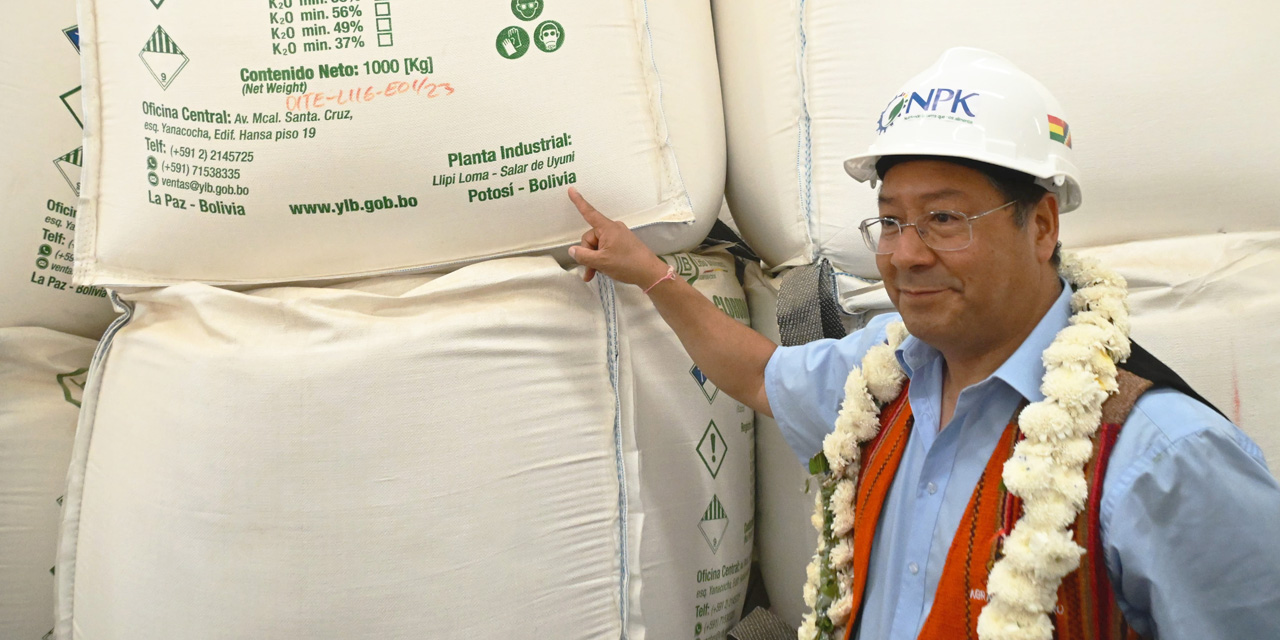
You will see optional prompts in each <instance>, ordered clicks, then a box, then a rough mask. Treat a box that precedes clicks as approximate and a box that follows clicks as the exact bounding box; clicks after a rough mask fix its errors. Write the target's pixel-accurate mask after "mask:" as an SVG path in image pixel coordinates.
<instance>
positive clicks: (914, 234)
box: [889, 226, 937, 269]
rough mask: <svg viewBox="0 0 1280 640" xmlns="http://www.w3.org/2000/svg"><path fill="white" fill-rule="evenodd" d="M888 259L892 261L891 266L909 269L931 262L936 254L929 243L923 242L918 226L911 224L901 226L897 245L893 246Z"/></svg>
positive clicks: (935, 257)
mask: <svg viewBox="0 0 1280 640" xmlns="http://www.w3.org/2000/svg"><path fill="white" fill-rule="evenodd" d="M889 259H890V261H892V262H893V266H895V267H897V268H899V269H910V268H911V267H917V266H922V265H929V264H932V263H933V262H934V260H936V259H937V255H936V254H934V252H933V249H930V248H929V245H927V244H925V243H924V237H923V236H921V234H920V228H919V227H916V226H911V227H906V228H903V229H902V231H901V232H900V233H899V234H898V246H897V247H895V248H894V251H893V255H891V256H890V257H889Z"/></svg>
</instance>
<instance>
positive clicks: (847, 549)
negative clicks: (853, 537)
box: [831, 538, 853, 586]
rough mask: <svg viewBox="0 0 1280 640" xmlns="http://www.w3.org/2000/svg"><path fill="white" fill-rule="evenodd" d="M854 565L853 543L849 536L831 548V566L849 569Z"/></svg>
mask: <svg viewBox="0 0 1280 640" xmlns="http://www.w3.org/2000/svg"><path fill="white" fill-rule="evenodd" d="M852 565H853V543H852V542H850V541H849V539H848V538H845V539H842V540H840V542H838V543H836V546H834V547H832V548H831V566H833V567H835V568H837V569H847V568H849V567H850V566H852ZM841 586H843V585H841Z"/></svg>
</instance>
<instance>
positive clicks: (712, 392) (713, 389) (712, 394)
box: [689, 364, 720, 403]
mask: <svg viewBox="0 0 1280 640" xmlns="http://www.w3.org/2000/svg"><path fill="white" fill-rule="evenodd" d="M689 375H691V376H693V381H694V382H697V383H698V388H699V389H702V396H703V397H704V398H706V399H707V402H708V403H714V402H715V401H716V396H718V395H720V387H717V386H716V383H714V382H712V381H711V380H709V379H708V378H707V374H705V373H703V372H702V369H699V368H698V365H696V364H695V365H693V368H692V369H690V370H689Z"/></svg>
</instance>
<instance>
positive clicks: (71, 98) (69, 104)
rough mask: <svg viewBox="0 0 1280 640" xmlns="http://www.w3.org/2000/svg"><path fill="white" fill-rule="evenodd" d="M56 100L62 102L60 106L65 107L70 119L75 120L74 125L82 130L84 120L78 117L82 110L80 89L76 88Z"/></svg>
mask: <svg viewBox="0 0 1280 640" xmlns="http://www.w3.org/2000/svg"><path fill="white" fill-rule="evenodd" d="M58 99H59V100H61V101H62V106H64V107H66V108H67V111H70V112H71V117H72V118H75V119H76V124H77V125H79V126H80V128H81V129H83V128H84V118H83V117H81V115H80V114H81V113H82V112H81V109H83V105H81V104H80V87H76V88H74V89H72V90H70V91H68V92H66V93H64V94H62V95H60V96H58Z"/></svg>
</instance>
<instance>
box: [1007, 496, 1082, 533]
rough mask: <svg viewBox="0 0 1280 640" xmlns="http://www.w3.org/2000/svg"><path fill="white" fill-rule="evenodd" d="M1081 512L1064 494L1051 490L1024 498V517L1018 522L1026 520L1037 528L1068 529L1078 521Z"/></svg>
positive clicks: (1029, 524)
mask: <svg viewBox="0 0 1280 640" xmlns="http://www.w3.org/2000/svg"><path fill="white" fill-rule="evenodd" d="M1079 512H1080V510H1079V509H1077V508H1076V506H1075V505H1074V504H1072V503H1071V501H1069V500H1067V499H1066V498H1065V497H1063V495H1062V494H1060V493H1057V492H1050V493H1045V494H1043V495H1038V496H1035V498H1033V499H1030V500H1024V501H1023V503H1022V518H1021V519H1020V520H1018V523H1019V525H1020V524H1021V523H1022V522H1024V521H1025V522H1026V523H1027V525H1028V526H1030V527H1034V528H1035V529H1037V530H1048V529H1066V528H1067V527H1069V526H1071V523H1073V522H1075V521H1076V516H1077V515H1079ZM1015 528H1016V526H1015Z"/></svg>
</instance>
